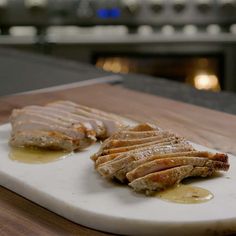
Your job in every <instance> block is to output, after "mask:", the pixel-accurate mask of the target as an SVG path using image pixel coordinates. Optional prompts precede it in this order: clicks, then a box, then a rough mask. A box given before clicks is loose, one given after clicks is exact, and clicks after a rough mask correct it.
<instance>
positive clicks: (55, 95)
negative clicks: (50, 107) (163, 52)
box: [0, 49, 236, 236]
mask: <svg viewBox="0 0 236 236" xmlns="http://www.w3.org/2000/svg"><path fill="white" fill-rule="evenodd" d="M0 62H1V63H0V69H1V86H0V89H1V94H2V95H8V96H2V97H0V122H1V123H5V122H7V121H8V117H9V115H10V113H11V111H12V109H14V108H20V107H22V106H25V105H30V104H45V103H47V102H50V101H54V100H58V99H65V100H72V101H75V102H78V103H81V104H84V105H87V106H91V107H95V108H99V109H102V110H105V111H108V112H113V113H117V114H120V115H123V116H126V117H128V118H130V119H134V120H137V121H140V122H145V121H149V122H153V123H158V125H159V126H160V127H162V128H165V129H172V130H173V131H174V132H177V133H178V134H180V135H183V136H185V137H186V138H187V139H189V140H192V141H193V142H196V143H199V144H202V145H205V146H207V147H211V148H215V149H218V150H221V151H223V152H230V153H232V154H236V147H235V142H236V136H235V134H234V133H233V132H232V131H233V130H235V129H236V116H234V115H231V114H226V113H223V112H219V111H214V110H209V109H205V108H203V107H199V106H193V105H190V104H186V103H182V102H178V101H176V100H181V101H185V102H189V103H192V104H198V105H201V106H206V107H210V108H213V109H216V110H221V111H226V112H228V113H235V107H234V106H235V104H236V102H235V101H236V96H235V95H234V94H229V93H210V92H202V91H197V90H194V89H193V88H190V87H188V86H186V85H181V84H178V83H175V82H170V81H167V80H163V79H156V78H155V79H154V78H151V77H149V76H138V75H125V76H123V79H122V80H120V77H119V76H118V77H117V76H115V77H114V76H112V74H110V73H106V72H103V71H101V70H97V69H96V68H94V67H92V66H88V65H84V64H81V63H75V62H68V61H63V60H57V59H55V60H54V59H52V58H48V57H44V56H35V55H31V54H26V53H19V52H15V51H12V50H9V51H8V50H6V49H5V50H0ZM98 77H99V78H100V79H98V80H92V79H96V78H98ZM103 78H108V81H109V78H110V79H111V81H112V83H113V84H112V85H111V84H107V83H104V80H103ZM114 78H115V79H114ZM15 81H17V82H16V83H15ZM89 81H93V84H91V83H90V84H88V83H87V82H89ZM101 81H102V82H101ZM78 82H79V83H78ZM85 82H86V83H85ZM114 83H115V84H114ZM117 83H118V84H117ZM65 84H67V85H68V86H67V85H65ZM81 84H82V86H81ZM16 85H17V86H16ZM51 86H56V87H51ZM58 86H59V87H58ZM60 86H64V87H60ZM49 87H51V89H49ZM43 88H46V89H44V90H38V89H43ZM35 89H37V90H38V91H37V92H35V91H34V92H32V91H31V92H28V93H22V92H26V91H29V90H35ZM135 90H139V91H135ZM140 91H141V92H140ZM142 92H145V93H146V94H145V93H142ZM10 93H14V94H15V93H18V94H15V95H10ZM19 93H20V94H19ZM147 93H149V94H147ZM152 94H155V95H152ZM157 94H159V95H160V96H156V95H157ZM221 95H222V96H221ZM163 97H169V98H172V99H174V100H175V101H173V100H170V99H166V98H163ZM169 108H171V109H169ZM91 167H92V163H91ZM0 219H1V220H0V235H17V236H23V235H24V236H26V235H29V236H30V235H50V236H51V235H87V236H90V235H96V236H100V235H104V236H105V235H109V234H107V233H102V232H99V231H96V230H93V229H88V228H86V227H84V226H81V225H78V224H75V223H73V222H71V221H69V220H67V219H65V218H63V217H60V216H59V215H57V214H55V213H53V212H51V211H48V210H47V209H45V208H43V207H41V206H39V205H37V204H35V203H33V202H31V201H29V200H27V199H25V198H23V197H21V196H19V195H17V194H15V193H13V192H11V191H10V190H7V189H6V188H3V187H0ZM229 233H230V232H229Z"/></svg>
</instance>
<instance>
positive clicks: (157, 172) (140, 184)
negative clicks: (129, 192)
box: [91, 124, 229, 194]
mask: <svg viewBox="0 0 236 236" xmlns="http://www.w3.org/2000/svg"><path fill="white" fill-rule="evenodd" d="M91 159H92V160H94V162H95V168H96V169H97V171H98V172H99V173H100V175H101V176H103V177H105V178H107V179H113V178H116V179H118V180H119V181H120V182H123V183H126V182H129V186H130V187H132V188H133V189H134V190H135V191H138V192H146V193H147V194H149V193H152V192H153V191H158V190H162V189H165V188H168V187H170V186H173V185H175V184H178V183H179V182H181V181H182V179H184V178H187V177H190V176H200V177H206V176H210V175H212V174H213V173H214V172H215V171H227V170H228V169H229V163H228V156H227V155H226V154H223V153H210V152H206V151H197V150H195V149H194V148H193V146H192V145H191V144H190V143H189V142H187V141H186V140H185V139H184V138H182V137H179V136H177V135H175V134H174V133H172V132H169V131H164V130H161V129H160V128H158V127H156V126H154V125H150V124H139V125H137V126H134V127H125V128H123V129H120V130H119V131H118V132H116V133H114V134H113V135H112V136H111V137H110V138H108V139H107V140H106V141H105V142H104V143H103V144H102V145H101V148H100V150H99V151H98V152H97V153H95V154H94V155H93V156H92V157H91Z"/></svg>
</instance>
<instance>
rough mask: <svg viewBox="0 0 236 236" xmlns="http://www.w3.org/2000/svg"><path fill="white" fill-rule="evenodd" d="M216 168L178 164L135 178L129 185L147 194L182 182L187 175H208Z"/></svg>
mask: <svg viewBox="0 0 236 236" xmlns="http://www.w3.org/2000/svg"><path fill="white" fill-rule="evenodd" d="M215 171H216V170H215V169H214V168H210V167H194V166H192V165H185V166H178V167H175V168H171V169H167V170H163V171H158V172H154V173H151V174H148V175H146V176H144V177H141V178H138V179H135V180H134V181H132V182H131V183H129V186H130V187H132V188H133V189H134V190H135V191H137V192H145V193H146V194H147V195H149V194H151V193H153V192H154V191H159V190H163V189H166V188H168V187H171V186H173V185H176V184H178V183H180V182H181V181H182V180H183V179H185V178H187V177H196V176H197V177H207V176H211V175H212V174H213V173H214V172H215Z"/></svg>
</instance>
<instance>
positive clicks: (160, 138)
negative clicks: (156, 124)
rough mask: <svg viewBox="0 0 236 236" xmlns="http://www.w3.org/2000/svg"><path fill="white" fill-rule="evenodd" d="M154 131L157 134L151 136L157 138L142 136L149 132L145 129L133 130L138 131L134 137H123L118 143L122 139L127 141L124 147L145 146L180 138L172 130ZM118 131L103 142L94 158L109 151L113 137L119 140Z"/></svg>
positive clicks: (123, 132)
mask: <svg viewBox="0 0 236 236" xmlns="http://www.w3.org/2000/svg"><path fill="white" fill-rule="evenodd" d="M127 132H130V131H122V134H125V133H127ZM154 132H155V135H154V136H152V137H151V138H155V139H154V140H150V137H145V138H142V136H144V135H146V134H147V131H144V132H133V131H132V133H136V135H135V137H134V139H128V140H125V139H122V140H119V141H118V142H117V144H120V141H121V142H123V143H125V145H124V147H126V149H127V148H128V149H129V148H130V147H131V146H134V145H144V146H145V145H146V144H147V145H151V144H154V142H156V143H158V142H159V143H164V142H168V141H171V140H176V139H177V138H178V137H177V136H176V135H174V134H171V133H170V132H166V131H154ZM117 133H118V134H121V132H117ZM117 133H116V134H114V135H112V136H111V137H110V138H109V139H107V140H106V141H105V142H104V143H103V144H102V146H101V148H100V149H99V151H98V152H97V153H95V154H94V155H93V156H92V157H91V159H92V160H94V161H97V159H98V157H100V156H102V154H103V152H108V151H107V149H112V148H113V146H111V143H112V141H113V139H112V138H113V137H115V140H117V138H119V136H118V135H117ZM139 136H141V137H139ZM122 138H124V136H123V135H122ZM147 139H149V140H147ZM127 141H128V142H127ZM134 141H135V142H134ZM151 142H152V143H151ZM109 143H110V144H109ZM150 143H151V144H150ZM108 146H109V148H107V147H108ZM120 147H123V145H122V146H118V145H116V146H115V147H114V148H120ZM137 148H141V147H137ZM131 149H132V148H131ZM103 155H106V154H103Z"/></svg>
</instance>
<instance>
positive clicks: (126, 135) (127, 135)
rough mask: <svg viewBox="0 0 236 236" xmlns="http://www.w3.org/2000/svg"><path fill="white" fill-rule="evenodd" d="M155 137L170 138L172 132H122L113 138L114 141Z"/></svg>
mask: <svg viewBox="0 0 236 236" xmlns="http://www.w3.org/2000/svg"><path fill="white" fill-rule="evenodd" d="M153 136H158V137H159V138H166V137H169V136H170V132H168V131H162V132H160V131H159V130H151V131H131V130H121V131H120V132H117V133H115V134H114V135H113V136H112V137H111V138H112V139H125V140H130V139H143V138H150V137H153Z"/></svg>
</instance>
